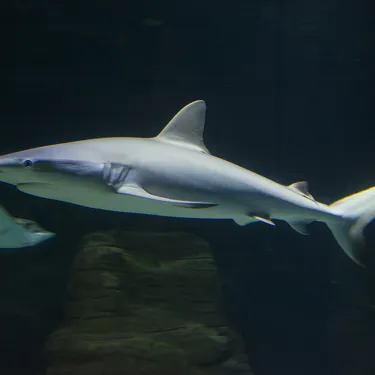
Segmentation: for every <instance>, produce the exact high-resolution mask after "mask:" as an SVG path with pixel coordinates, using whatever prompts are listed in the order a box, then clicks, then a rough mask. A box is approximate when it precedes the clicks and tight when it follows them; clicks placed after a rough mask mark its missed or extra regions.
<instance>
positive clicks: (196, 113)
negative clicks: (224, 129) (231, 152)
mask: <svg viewBox="0 0 375 375" xmlns="http://www.w3.org/2000/svg"><path fill="white" fill-rule="evenodd" d="M205 117H206V103H205V102H204V101H203V100H197V101H195V102H192V103H190V104H188V105H187V106H185V107H184V108H182V109H181V110H180V111H179V112H178V113H177V114H176V115H175V116H174V117H173V119H172V120H171V121H170V122H169V123H168V125H167V126H166V127H165V128H164V129H163V130H162V131H161V132H160V133H159V135H158V136H157V137H156V139H157V140H160V141H163V142H169V143H174V144H177V145H180V146H182V147H186V148H189V149H194V150H196V151H199V152H204V153H206V154H209V151H208V150H207V148H206V146H205V145H204V142H203V131H204V122H205Z"/></svg>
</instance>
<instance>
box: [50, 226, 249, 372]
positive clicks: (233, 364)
mask: <svg viewBox="0 0 375 375" xmlns="http://www.w3.org/2000/svg"><path fill="white" fill-rule="evenodd" d="M46 350H47V354H48V358H49V368H48V371H47V375H63V374H67V375H86V374H87V375H99V374H100V375H120V374H121V375H123V374H126V375H153V374H155V375H156V374H163V375H208V374H218V375H220V374H222V375H231V374H243V375H245V374H246V375H249V374H251V371H250V368H249V366H248V365H247V363H246V358H245V356H244V355H243V353H242V345H241V342H240V340H239V338H238V337H237V336H236V334H235V333H234V332H233V331H232V330H230V329H229V328H228V326H227V322H226V320H225V317H224V315H223V313H222V312H221V311H220V293H219V286H218V279H217V273H216V268H215V265H214V264H213V259H212V254H211V250H210V248H209V246H208V244H207V243H206V242H204V241H202V240H201V239H199V238H197V237H195V236H191V235H187V234H181V233H177V234H176V233H173V234H160V233H143V232H120V233H119V232H113V233H112V232H110V233H97V234H93V235H90V236H88V237H86V238H85V239H84V244H83V246H82V249H81V250H80V251H79V252H78V254H77V256H76V258H75V261H74V264H73V268H72V274H71V280H70V285H69V302H68V307H67V313H66V319H65V321H64V323H63V325H62V326H61V327H60V328H59V329H58V330H57V331H56V332H54V334H53V335H51V337H50V339H49V341H48V343H47V346H46Z"/></svg>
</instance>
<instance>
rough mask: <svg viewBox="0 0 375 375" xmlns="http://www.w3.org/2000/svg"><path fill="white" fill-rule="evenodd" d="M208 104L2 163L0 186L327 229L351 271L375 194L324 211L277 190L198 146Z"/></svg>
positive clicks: (61, 197) (99, 202)
mask: <svg viewBox="0 0 375 375" xmlns="http://www.w3.org/2000/svg"><path fill="white" fill-rule="evenodd" d="M205 118H206V103H205V102H204V101H203V100H197V101H194V102H192V103H190V104H188V105H186V106H185V107H183V108H182V109H181V110H180V111H179V112H178V113H177V114H176V115H175V116H174V117H173V118H172V120H171V121H170V122H169V123H168V124H167V125H166V126H165V127H164V129H163V130H162V131H161V132H160V133H159V134H158V135H157V136H154V137H150V138H137V137H112V138H96V139H87V140H80V141H74V142H68V143H61V144H55V145H49V146H43V147H36V148H32V149H29V150H24V151H19V152H14V153H10V154H7V155H3V156H0V181H1V182H4V183H8V184H11V185H14V186H15V187H16V188H17V189H18V190H19V191H21V192H24V193H26V194H31V195H34V196H38V197H43V198H47V199H53V200H58V201H63V202H69V203H72V204H76V205H80V206H86V207H90V208H94V209H101V210H109V211H118V212H126V213H136V214H148V215H159V216H168V217H176V218H178V217H179V218H194V219H230V220H233V221H234V222H235V223H237V224H239V225H241V226H243V225H247V224H251V223H255V222H263V223H265V224H268V225H272V226H273V225H275V221H277V220H284V221H286V222H287V223H288V224H289V225H290V226H291V227H292V228H293V229H295V230H296V231H297V232H299V233H301V234H308V230H307V224H308V223H311V222H313V221H319V222H323V223H325V224H327V226H328V227H329V229H330V230H331V232H332V233H333V236H334V238H335V239H336V241H337V242H338V244H339V245H340V246H341V248H342V249H343V250H344V252H345V253H346V254H347V255H348V256H349V257H350V258H351V259H352V260H353V261H354V262H356V263H357V264H359V265H363V259H364V256H365V250H364V248H365V246H364V236H363V230H364V228H365V227H366V226H367V224H369V223H370V222H371V221H372V220H373V219H374V217H375V187H371V188H369V189H367V190H363V191H361V192H359V193H356V194H353V195H350V196H348V197H344V198H342V199H340V200H338V201H336V202H334V203H332V204H330V205H326V204H323V203H321V202H318V201H317V200H315V199H314V197H313V196H312V195H311V194H310V193H309V191H308V185H307V182H305V181H298V182H294V183H292V184H290V185H282V184H280V183H277V182H275V181H272V180H270V179H268V178H266V177H264V176H261V175H259V174H257V173H255V172H253V171H250V170H248V169H245V168H243V167H241V166H239V165H236V164H234V163H231V162H229V161H226V160H224V159H221V158H219V157H217V156H214V155H212V154H211V153H210V152H209V150H208V149H207V147H206V146H205V144H204V140H203V133H204V125H205Z"/></svg>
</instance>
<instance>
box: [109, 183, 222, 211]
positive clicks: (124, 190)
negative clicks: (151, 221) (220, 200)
mask: <svg viewBox="0 0 375 375" xmlns="http://www.w3.org/2000/svg"><path fill="white" fill-rule="evenodd" d="M116 193H118V194H126V195H132V196H134V197H138V198H145V199H151V200H154V201H158V202H163V203H170V204H172V205H173V206H179V207H184V208H210V207H214V206H217V204H216V203H208V202H194V201H183V200H178V199H171V198H165V197H160V196H158V195H153V194H150V193H148V192H147V191H146V190H145V189H143V188H142V187H141V186H137V185H127V184H124V185H122V186H120V187H118V188H117V189H116Z"/></svg>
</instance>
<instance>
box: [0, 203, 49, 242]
mask: <svg viewBox="0 0 375 375" xmlns="http://www.w3.org/2000/svg"><path fill="white" fill-rule="evenodd" d="M54 236H55V233H52V232H49V231H47V230H45V229H44V228H42V227H41V226H40V225H39V224H38V223H36V222H35V221H33V220H29V219H24V218H18V217H12V216H11V215H10V214H9V213H8V211H7V210H6V209H5V208H4V207H1V206H0V248H1V249H19V248H24V247H31V246H36V245H38V244H40V243H42V242H44V241H46V240H48V239H50V238H52V237H54Z"/></svg>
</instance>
